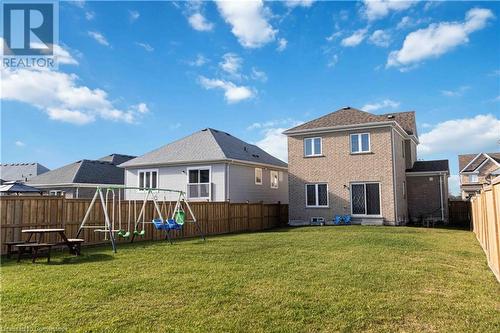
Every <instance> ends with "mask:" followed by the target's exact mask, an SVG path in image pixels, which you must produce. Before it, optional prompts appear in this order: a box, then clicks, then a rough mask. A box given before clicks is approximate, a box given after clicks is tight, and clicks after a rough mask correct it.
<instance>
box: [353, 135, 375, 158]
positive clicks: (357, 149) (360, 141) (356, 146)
mask: <svg viewBox="0 0 500 333" xmlns="http://www.w3.org/2000/svg"><path fill="white" fill-rule="evenodd" d="M369 152H370V133H357V134H351V153H352V154H359V153H369Z"/></svg>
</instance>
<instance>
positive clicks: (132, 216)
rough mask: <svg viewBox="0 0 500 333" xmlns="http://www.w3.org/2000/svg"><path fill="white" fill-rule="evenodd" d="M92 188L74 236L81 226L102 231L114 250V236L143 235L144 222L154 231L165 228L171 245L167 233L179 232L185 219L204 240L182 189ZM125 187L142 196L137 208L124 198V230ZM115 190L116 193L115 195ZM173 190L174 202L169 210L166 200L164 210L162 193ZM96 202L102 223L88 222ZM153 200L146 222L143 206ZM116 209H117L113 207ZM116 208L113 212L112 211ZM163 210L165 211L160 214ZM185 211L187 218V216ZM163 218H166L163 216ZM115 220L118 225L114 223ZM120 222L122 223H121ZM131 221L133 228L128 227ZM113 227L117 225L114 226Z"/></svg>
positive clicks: (169, 238) (129, 237)
mask: <svg viewBox="0 0 500 333" xmlns="http://www.w3.org/2000/svg"><path fill="white" fill-rule="evenodd" d="M95 189H96V191H95V194H94V196H93V198H92V201H91V203H90V206H89V207H88V209H87V211H86V212H85V216H84V218H83V220H82V223H81V224H80V227H79V228H78V232H77V234H76V237H77V238H78V236H79V235H80V233H81V232H82V231H83V230H84V229H94V232H101V233H104V239H105V240H108V238H109V240H110V241H111V246H112V248H113V252H115V253H116V238H117V237H118V238H123V239H127V240H128V239H130V242H133V241H134V239H135V238H136V237H144V236H145V235H146V229H145V225H146V223H151V224H153V226H154V228H155V229H156V230H161V231H165V232H166V235H165V240H168V241H169V242H170V244H172V238H171V235H170V232H171V231H173V230H180V231H181V232H183V227H184V225H185V223H186V222H189V223H193V224H194V226H195V228H196V231H197V232H198V234H199V235H200V237H201V238H202V239H203V240H205V236H204V235H203V232H202V231H201V228H200V226H199V224H198V223H197V221H196V217H195V215H194V213H193V211H192V209H191V206H190V205H189V201H188V200H187V198H186V195H185V193H184V192H183V191H178V190H170V189H159V188H140V187H127V186H116V185H115V186H106V185H101V186H97V187H95ZM125 190H140V191H142V192H144V199H143V200H142V205H141V209H140V210H139V212H138V211H137V201H136V200H135V199H134V200H128V204H127V205H126V206H125V207H126V211H127V213H126V217H127V219H126V225H127V229H124V228H122V226H124V225H125V221H122V195H121V193H122V191H125ZM115 191H117V192H118V195H116V194H115ZM168 192H170V193H177V194H178V195H177V201H176V202H175V206H174V208H173V209H172V202H170V201H169V204H168V209H166V201H167V200H166V194H167V193H168ZM160 193H163V201H162V204H161V207H160V205H159V204H158V195H159V194H160ZM98 200H99V201H100V203H101V207H102V210H103V213H104V225H102V224H101V225H90V224H89V218H90V216H91V213H92V211H93V208H94V207H95V206H96V205H95V203H96V202H97V201H98ZM149 200H151V201H152V202H153V207H154V209H153V216H154V217H153V219H152V221H146V218H145V216H146V205H147V203H148V201H149ZM116 208H117V209H116ZM116 210H117V212H116ZM164 213H165V214H164ZM188 214H189V216H190V217H191V218H190V219H188V218H187V217H188ZM164 217H166V219H164ZM116 222H117V224H118V225H116ZM122 222H123V223H122ZM132 224H133V229H132V228H131V227H132ZM116 227H117V228H116Z"/></svg>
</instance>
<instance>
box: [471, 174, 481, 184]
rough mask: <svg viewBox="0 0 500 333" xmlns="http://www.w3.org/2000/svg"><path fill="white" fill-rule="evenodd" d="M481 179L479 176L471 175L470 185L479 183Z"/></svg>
mask: <svg viewBox="0 0 500 333" xmlns="http://www.w3.org/2000/svg"><path fill="white" fill-rule="evenodd" d="M478 181H479V178H478V176H477V175H469V183H477V182H478Z"/></svg>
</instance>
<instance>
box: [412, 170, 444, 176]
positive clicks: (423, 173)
mask: <svg viewBox="0 0 500 333" xmlns="http://www.w3.org/2000/svg"><path fill="white" fill-rule="evenodd" d="M448 174H449V173H448V171H418V172H406V177H418V176H439V175H448Z"/></svg>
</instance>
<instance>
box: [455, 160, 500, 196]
mask: <svg viewBox="0 0 500 333" xmlns="http://www.w3.org/2000/svg"><path fill="white" fill-rule="evenodd" d="M458 168H459V170H460V190H461V192H462V199H464V200H465V199H468V198H469V197H470V196H472V195H474V194H476V193H479V191H480V190H481V188H482V187H483V185H484V184H489V183H490V181H491V179H492V178H494V177H495V176H497V175H498V174H499V173H500V153H478V154H466V155H458Z"/></svg>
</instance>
